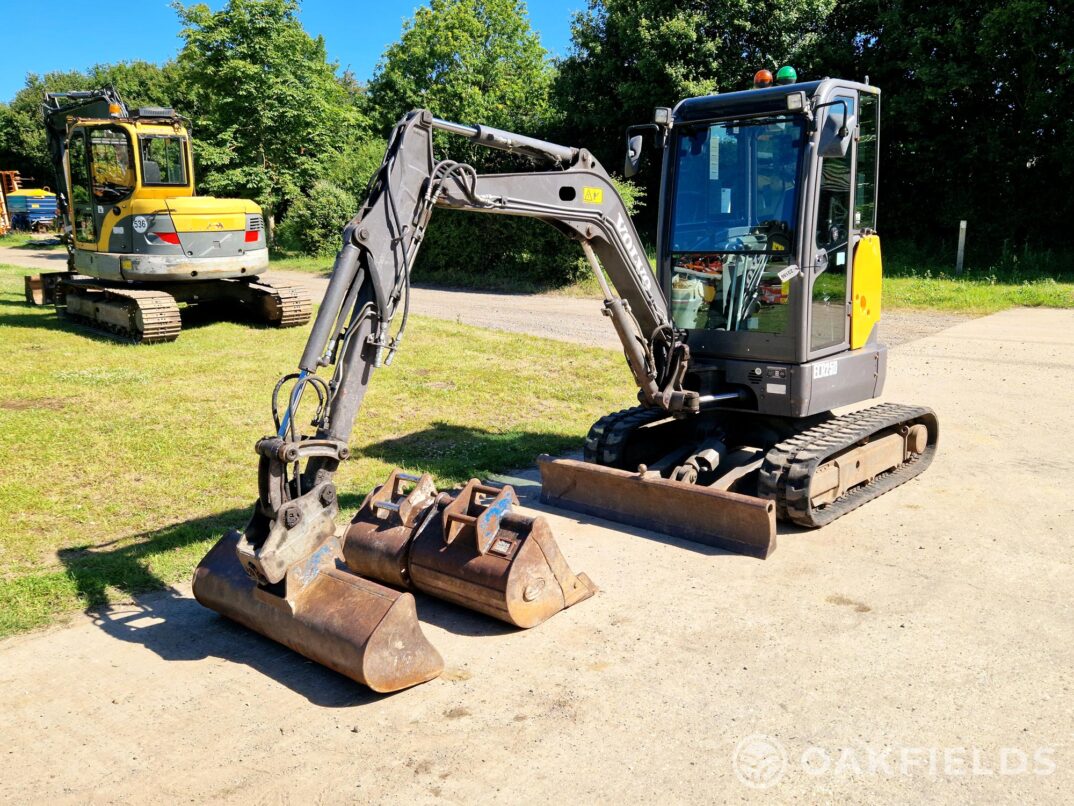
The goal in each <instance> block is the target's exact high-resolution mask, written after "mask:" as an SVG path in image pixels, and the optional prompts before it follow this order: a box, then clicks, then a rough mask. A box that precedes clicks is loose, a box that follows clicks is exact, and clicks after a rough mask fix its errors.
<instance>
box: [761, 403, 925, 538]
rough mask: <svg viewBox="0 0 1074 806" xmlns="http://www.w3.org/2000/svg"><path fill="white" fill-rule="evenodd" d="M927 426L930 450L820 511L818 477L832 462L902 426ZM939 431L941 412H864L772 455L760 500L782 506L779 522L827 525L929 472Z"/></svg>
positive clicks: (889, 408)
mask: <svg viewBox="0 0 1074 806" xmlns="http://www.w3.org/2000/svg"><path fill="white" fill-rule="evenodd" d="M916 423H923V424H924V425H925V426H926V428H927V429H928V443H927V446H926V448H925V451H924V452H923V453H921V454H920V455H918V456H916V457H915V458H913V459H911V460H910V461H908V462H905V463H904V464H902V465H900V466H899V467H897V468H895V469H894V470H889V471H888V472H886V473H881V474H880V475H878V476H877V477H876V478H874V479H873V480H872V481H871V482H869V483H868V484H861V485H858V486H857V487H854V488H853V489H852V490H850V491H849V492H848V493H846V494H844V495H843V496H842V497H840V498H839V499H838V500H836V501H833V502H832V503H830V504H827V505H825V506H823V507H820V508H819V509H814V508H813V505H812V503H811V502H810V499H809V487H810V484H811V482H812V480H813V474H814V473H815V472H816V470H817V468H818V467H820V466H821V465H822V464H824V462H826V461H827V460H828V459H831V458H833V457H834V456H836V455H837V454H840V453H843V452H844V451H846V450H848V449H850V448H853V447H855V446H857V445H859V444H862V443H863V442H864V441H866V440H868V439H869V438H871V437H873V436H874V435H876V434H878V433H880V432H882V431H887V430H890V429H892V428H895V427H897V426H900V425H914V424H916ZM938 437H939V428H938V425H937V421H936V415H935V413H934V412H933V411H932V410H931V409H928V408H924V407H922V406H903V405H899V404H897V403H885V404H882V405H880V406H873V407H872V408H868V409H863V410H862V411H857V412H854V413H852V414H847V415H844V416H842V417H836V418H834V419H832V420H829V421H828V422H826V423H822V424H821V425H818V426H816V427H814V428H810V429H808V430H806V431H803V432H802V433H801V434H797V435H796V436H794V437H791V438H790V439H788V440H784V441H783V442H780V443H779V444H777V445H776V446H775V447H773V448H772V449H771V450H770V451H769V452H768V453H767V454H766V455H765V459H764V463H763V465H762V467H761V473H760V478H759V480H758V495H760V496H761V497H762V498H769V499H772V500H774V501H775V502H776V506H777V517H779V518H781V519H784V520H790V521H793V522H794V523H797V524H799V525H801V526H810V527H816V526H823V525H825V524H827V523H831V522H832V521H834V520H835V519H836V518H839V517H842V516H843V515H845V514H847V513H848V512H851V511H853V510H855V509H857V508H858V507H860V506H861V505H862V504H864V503H866V502H868V501H871V500H873V499H874V498H877V497H879V496H881V495H883V494H884V493H886V492H888V491H889V490H893V489H894V488H896V487H898V486H899V485H900V484H903V483H904V482H906V481H909V480H910V479H912V478H913V477H914V476H916V475H918V474H919V473H921V472H922V471H924V470H925V468H927V467H928V466H929V464H930V463H931V462H932V459H933V456H934V455H935V453H936V441H937V439H938Z"/></svg>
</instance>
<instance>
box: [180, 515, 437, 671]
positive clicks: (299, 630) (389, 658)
mask: <svg viewBox="0 0 1074 806" xmlns="http://www.w3.org/2000/svg"><path fill="white" fill-rule="evenodd" d="M240 537H241V535H240V533H239V532H237V531H233V532H229V533H228V534H227V535H225V536H224V537H223V538H222V539H221V540H220V541H219V542H218V543H217V544H216V545H215V546H213V548H212V549H211V550H210V551H209V553H208V554H206V555H205V559H203V560H202V561H201V563H200V564H199V565H198V567H197V569H196V570H195V571H194V597H195V598H196V599H197V600H198V601H199V602H200V603H201V604H202V605H204V606H205V607H208V608H210V609H211V610H215V611H216V612H217V613H220V614H221V615H223V616H226V617H227V618H229V619H232V620H233V621H236V622H238V623H239V624H242V625H243V626H244V627H247V628H249V629H251V630H254V631H255V632H259V633H261V634H262V635H264V636H265V637H267V638H271V639H272V640H274V641H278V642H279V643H281V644H283V645H284V646H287V647H290V648H291V649H293V650H294V651H295V652H299V653H301V654H302V655H305V656H306V657H307V658H309V659H310V660H313V661H316V662H317V663H320V664H323V665H324V666H327V667H329V668H330V669H334V670H335V671H337V672H339V673H340V674H342V675H346V676H347V677H349V678H351V679H352V680H356V681H358V682H359V683H362V684H364V685H366V686H369V688H371V689H373V691H377V692H390V691H399V690H400V689H404V688H409V687H410V686H415V685H417V684H418V683H424V682H426V681H428V680H432V679H433V678H434V677H437V676H439V674H440V673H441V672H442V671H443V669H444V661H443V659H442V658H441V657H440V653H439V652H437V651H436V649H435V648H434V647H433V646H432V645H431V644H430V643H429V642H428V640H426V638H425V636H424V635H423V634H422V631H421V626H420V625H419V623H418V619H417V610H416V608H415V604H414V597H413V596H412V595H411V594H409V593H400V592H399V591H394V590H391V589H390V588H385V587H383V586H382V585H378V584H376V583H374V582H370V581H369V580H367V579H362V578H361V577H359V576H357V575H355V574H353V573H351V572H350V571H348V570H347V569H346V566H344V565H343V563H342V553H341V551H340V545H339V541H338V539H337V538H335V537H330V538H328V539H327V540H326V541H325V542H324V543H322V544H321V546H320V547H319V548H318V549H317V550H316V551H314V552H313V553H312V554H310V556H309V557H307V558H306V559H305V560H304V561H302V562H299V563H296V564H295V565H294V567H292V568H291V569H290V570H289V571H288V573H287V577H286V578H285V579H284V580H283V581H282V582H280V583H279V584H278V585H274V586H270V587H261V586H258V585H255V584H254V581H253V580H252V579H251V578H250V577H249V576H247V575H246V572H245V571H244V570H243V569H242V566H241V565H240V564H239V560H238V558H237V556H236V554H235V549H236V546H237V545H238V542H239V538H240Z"/></svg>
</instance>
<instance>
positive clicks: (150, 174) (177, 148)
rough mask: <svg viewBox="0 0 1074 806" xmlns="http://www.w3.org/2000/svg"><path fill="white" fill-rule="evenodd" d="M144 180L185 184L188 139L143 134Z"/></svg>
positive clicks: (141, 142) (148, 182) (149, 182)
mask: <svg viewBox="0 0 1074 806" xmlns="http://www.w3.org/2000/svg"><path fill="white" fill-rule="evenodd" d="M138 139H139V145H140V148H141V154H142V181H144V182H145V184H147V185H185V184H186V183H187V181H186V139H185V138H183V137H175V136H171V135H143V136H142V137H140V138H138Z"/></svg>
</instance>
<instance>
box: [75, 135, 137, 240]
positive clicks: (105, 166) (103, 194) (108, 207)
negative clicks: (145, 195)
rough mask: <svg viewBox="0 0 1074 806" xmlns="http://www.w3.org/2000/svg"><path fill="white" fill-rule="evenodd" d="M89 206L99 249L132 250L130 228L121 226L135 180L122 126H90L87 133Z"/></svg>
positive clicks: (128, 140) (131, 151) (130, 146)
mask: <svg viewBox="0 0 1074 806" xmlns="http://www.w3.org/2000/svg"><path fill="white" fill-rule="evenodd" d="M87 137H88V144H89V167H90V183H91V184H90V186H91V190H92V193H91V198H90V201H91V204H92V213H93V219H94V227H95V229H96V234H97V243H98V249H99V250H102V251H106V252H113V253H115V252H118V253H127V252H130V251H131V230H130V227H129V226H127V225H126V224H124V223H121V222H122V220H123V217H124V207H125V206H126V205H125V202H126V201H127V199H129V198H130V197H131V195H132V194H133V193H134V189H135V187H136V186H137V177H136V175H135V167H134V148H133V144H132V142H131V136H130V133H129V132H128V131H127V130H126V129H125V128H124V127H122V126H119V125H111V126H93V127H92V128H90V129H89V130H88V134H87Z"/></svg>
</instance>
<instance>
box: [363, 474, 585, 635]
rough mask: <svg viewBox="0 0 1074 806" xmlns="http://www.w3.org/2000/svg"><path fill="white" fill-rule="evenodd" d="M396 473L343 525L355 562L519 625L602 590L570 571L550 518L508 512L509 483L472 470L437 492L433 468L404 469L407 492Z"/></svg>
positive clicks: (391, 580) (386, 578) (390, 580)
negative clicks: (463, 480) (455, 488)
mask: <svg viewBox="0 0 1074 806" xmlns="http://www.w3.org/2000/svg"><path fill="white" fill-rule="evenodd" d="M400 477H401V476H400V474H399V473H398V471H393V473H392V475H391V476H389V477H388V482H387V483H385V484H384V485H382V486H381V487H378V488H377V489H376V490H374V491H373V492H372V493H370V495H369V496H368V497H367V498H366V501H365V503H363V505H362V508H361V509H359V510H358V514H356V515H355V516H354V519H353V520H352V521H351V525H350V526H349V527H348V528H347V532H346V535H345V536H344V542H343V553H344V557H345V558H346V562H347V566H348V567H349V568H350V569H351V570H352V571H355V572H356V573H359V574H362V575H364V576H370V577H373V578H375V579H378V580H380V581H381V582H385V583H387V584H389V585H398V586H400V587H409V588H412V589H414V590H419V591H421V592H423V593H428V594H430V595H432V596H436V597H438V598H440V599H445V600H447V601H449V602H454V603H455V604H458V605H462V606H463V607H467V608H469V609H471V610H476V611H478V612H479V613H484V614H486V615H489V616H492V617H494V618H498V619H500V620H501V621H506V622H507V623H508V624H513V625H514V626H516V627H522V628H529V627H535V626H537V625H538V624H540V623H541V622H543V621H546V620H547V619H549V618H551V617H552V616H554V615H555V614H556V613H558V612H560V611H561V610H564V609H566V608H568V607H571V606H572V605H575V604H577V603H578V602H581V601H583V600H585V599H588V598H589V597H591V596H592V595H593V594H594V593H595V592H596V586H595V585H594V584H593V583H592V582H591V581H590V579H589V577H587V576H586V575H585V574H581V573H580V574H575V573H573V572H572V571H571V569H570V567H569V566H568V565H567V561H566V559H565V558H564V557H563V554H562V553H561V552H560V550H559V547H558V546H557V545H556V540H555V538H554V537H553V535H552V531H551V529H550V528H549V525H548V522H547V521H546V520H545V519H544V518H542V517H536V518H531V517H528V516H526V515H523V514H521V513H517V512H514V511H512V509H511V508H512V506H513V505H514V504H515V503H517V500H518V499H517V497H516V496H515V493H514V490H512V489H511V487H509V486H508V487H491V486H487V485H484V484H482V483H481V482H480V481H479V480H478V479H471V480H470V482H469V483H468V484H467V485H466V487H465V488H464V489H463V490H462V491H461V492H459V493H458V494H457V495H455V496H454V497H452V496H450V495H447V494H440V495H436V496H435V497H434V496H432V495H430V494H429V490H430V489H431V485H432V480H431V478H429V477H428V476H423V477H421V478H420V479H419V478H417V477H402V478H409V479H410V480H411V481H413V482H414V488H413V489H412V490H411V491H410V492H409V493H407V492H406V491H405V490H404V489H403V486H401V485H400V484H399V483H398V480H399V479H400Z"/></svg>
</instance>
